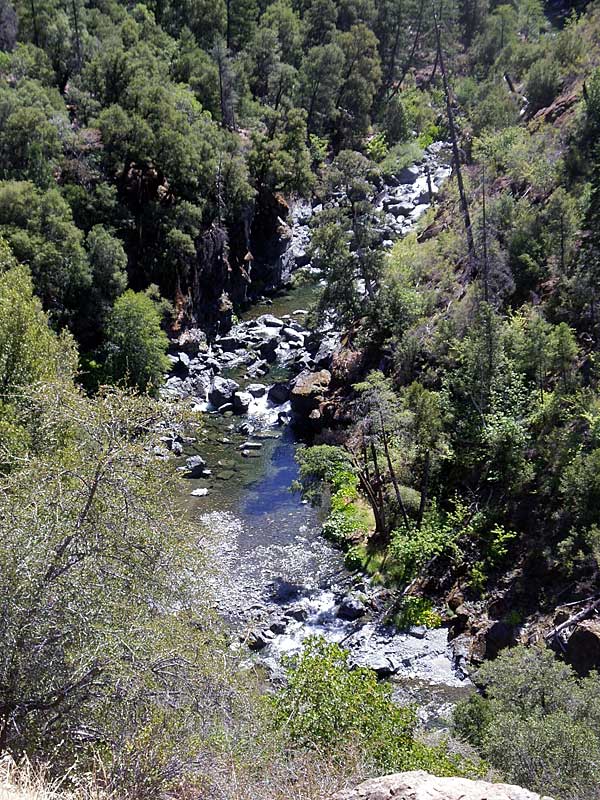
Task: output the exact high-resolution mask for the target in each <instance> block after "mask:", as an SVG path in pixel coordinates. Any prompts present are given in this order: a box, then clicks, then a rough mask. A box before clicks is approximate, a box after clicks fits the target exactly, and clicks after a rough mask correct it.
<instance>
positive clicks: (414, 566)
mask: <svg viewBox="0 0 600 800" xmlns="http://www.w3.org/2000/svg"><path fill="white" fill-rule="evenodd" d="M466 518H467V511H466V508H465V507H464V506H463V505H462V504H461V503H459V502H457V503H456V505H455V508H454V511H452V512H451V513H450V514H446V515H444V514H441V513H440V512H439V511H438V510H437V509H436V508H435V507H434V508H432V509H430V510H429V511H428V512H427V513H426V514H425V516H424V518H423V523H422V525H421V527H420V528H416V527H412V528H411V529H410V530H406V529H405V528H400V529H398V530H396V531H394V532H393V533H392V539H391V542H390V547H389V554H390V556H391V558H392V559H393V560H394V561H395V562H397V563H398V564H399V565H400V571H399V575H398V577H401V579H402V580H403V581H404V582H406V583H407V582H408V581H410V580H411V579H412V578H414V577H415V575H417V573H418V572H419V570H420V569H422V568H423V567H424V566H425V564H427V562H428V561H429V560H430V559H431V558H433V557H434V556H439V555H442V554H443V553H450V552H454V553H455V554H458V549H457V539H458V537H459V535H461V534H462V533H464V528H463V522H464V521H465V520H466Z"/></svg>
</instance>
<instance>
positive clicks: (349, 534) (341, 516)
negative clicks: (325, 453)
mask: <svg viewBox="0 0 600 800" xmlns="http://www.w3.org/2000/svg"><path fill="white" fill-rule="evenodd" d="M357 487H358V479H357V478H356V476H355V475H354V473H352V472H351V471H350V470H348V469H346V470H340V471H337V472H335V473H334V474H333V476H332V478H331V483H330V490H331V492H332V495H331V501H330V509H329V514H328V516H327V519H326V520H325V521H324V523H323V535H324V536H325V537H327V538H328V539H331V540H332V541H334V542H336V544H338V545H341V546H342V547H348V545H349V543H351V542H352V541H355V540H356V539H361V538H363V537H364V536H365V535H366V534H368V532H369V529H370V527H371V525H372V519H371V517H370V515H369V514H368V512H367V511H366V509H365V508H364V507H363V506H362V505H361V502H360V495H359V492H358V488H357Z"/></svg>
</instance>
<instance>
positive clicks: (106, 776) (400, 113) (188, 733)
mask: <svg viewBox="0 0 600 800" xmlns="http://www.w3.org/2000/svg"><path fill="white" fill-rule="evenodd" d="M444 154H447V159H448V162H449V165H448V168H447V169H445V168H444V167H441V171H439V172H438V173H436V172H435V168H436V166H439V164H440V163H441V161H439V162H438V161H437V160H436V159H442V158H444V157H445V155H444ZM421 179H422V180H423V181H424V183H423V186H422V187H421V188H420V189H419V190H418V191H417V190H415V192H416V194H415V197H414V198H413V201H414V202H413V205H412V206H406V205H403V202H402V199H401V197H402V196H403V195H402V192H403V191H405V187H406V186H409V185H419V186H421V184H420V183H419V181H420V180H421ZM403 187H404V188H403ZM417 195H418V196H417ZM299 220H300V222H299ZM299 227H300V228H302V231H303V233H302V236H303V237H304V238H303V239H302V241H301V243H300V245H301V246H300V245H299V244H298V240H297V238H294V237H296V236H297V231H298V228H299ZM287 285H295V286H302V285H303V286H309V287H310V288H311V290H314V291H313V295H314V305H313V307H312V308H310V309H307V311H308V314H306V315H305V316H306V327H303V325H300V324H299V323H298V322H297V320H296V321H294V320H292V317H288V318H286V321H285V323H284V321H278V320H277V318H275V317H272V318H271V319H270V320H269V319H266V321H265V316H264V315H263V317H261V318H259V321H258V322H251V323H247V326H248V327H246V328H240V326H239V325H238V324H237V323H238V322H239V319H240V317H241V316H242V315H243V313H244V312H245V311H247V310H248V309H249V308H250V307H251V306H252V305H253V304H254V303H256V302H257V301H258V300H263V301H264V300H265V296H267V298H268V297H277V295H278V293H280V291H281V290H282V289H283V288H284V287H285V286H287ZM268 302H270V301H269V300H268ZM599 302H600V5H599V4H598V2H590V3H587V4H586V3H584V2H579V3H568V2H565V3H560V2H547V3H542V2H541V1H540V0H512V2H507V3H499V2H493V0H274V1H272V2H270V1H269V0H156V2H148V3H146V4H142V3H138V4H134V3H124V2H120V1H119V0H26V1H25V0H23V2H21V0H0V754H1V755H2V757H3V758H8V757H10V758H14V759H16V760H19V759H21V758H23V757H27V758H28V759H30V760H31V762H32V763H33V764H34V768H37V766H38V765H45V769H46V770H47V771H48V773H49V774H50V775H51V776H63V777H62V779H63V780H64V781H65V786H66V788H67V789H73V790H74V791H76V792H83V793H84V794H85V793H86V792H89V791H93V792H97V793H99V796H102V797H106V798H110V797H113V796H114V797H123V798H129V797H131V798H138V797H139V798H142V797H143V798H145V800H152V798H159V797H165V796H170V797H182V798H183V797H198V798H223V800H245V799H246V798H248V799H249V798H257V797H260V798H265V800H279V798H284V797H285V798H288V797H294V798H297V799H298V800H318V798H322V797H325V796H327V795H328V794H331V793H333V792H334V791H336V790H338V789H340V788H344V787H347V786H349V785H352V783H353V782H354V783H356V782H358V779H359V778H364V777H368V776H370V775H374V774H381V773H383V772H386V771H397V770H410V769H425V770H429V771H431V772H433V773H435V774H437V775H441V776H450V775H461V776H487V777H491V778H502V779H505V780H510V781H514V782H518V783H520V784H521V785H523V786H525V787H527V788H530V789H532V790H533V791H537V792H539V793H541V794H546V795H552V796H553V797H555V798H556V800H595V798H597V797H598V792H599V791H600V789H599V787H600V709H599V707H598V698H597V696H598V691H597V689H598V673H597V671H596V670H598V669H600V621H599V620H598V616H597V614H598V611H599V610H600V589H599V586H598V581H599V577H600V399H599V392H598V390H599V383H600V373H599V368H598V348H599V339H600V311H599V308H598V304H599ZM299 313H300V314H301V315H304V312H303V311H300V312H299ZM302 318H303V319H304V316H303V317H302ZM261 319H262V323H261V322H260V320H261ZM273 320H275V321H274V322H273ZM244 324H246V323H244ZM253 324H254V328H252V327H251V326H252V325H253ZM261 325H262V328H261V327H260V326H261ZM273 325H275V329H276V330H277V333H274V332H273V330H274V329H273V328H272V327H270V326H273ZM261 330H262V334H260V331H261ZM257 331H258V332H257ZM260 335H263V337H266V339H264V338H263V340H260ZM227 336H229V338H227ZM253 336H254V337H255V338H254V339H253V338H252V337H253ZM186 337H187V338H186ZM240 337H241V338H240ZM244 337H246V338H244ZM257 337H258V338H257ZM190 341H191V342H195V345H194V348H195V349H194V348H192V350H191V351H189V352H191V353H192V355H191V357H190V354H189V352H188V350H186V347H188V345H189V342H190ZM325 345H326V346H325ZM294 348H296V350H294ZM311 348H312V349H311ZM244 349H245V350H246V351H252V353H254V351H256V353H254V355H253V356H252V357H253V359H254V360H253V361H251V362H249V361H246V362H244V357H245V356H244V352H243V351H244ZM288 351H290V352H291V353H292V355H294V352H295V356H294V359H292V358H291V357H290V358H289V359H288V361H287V362H286V365H287V367H286V368H289V369H288V372H287V373H286V376H285V379H283V380H279V379H277V382H276V383H275V384H274V385H273V387H271V388H270V389H269V390H268V398H269V401H272V402H273V405H277V406H283V403H284V402H287V401H288V398H290V397H291V400H290V408H289V409H288V408H287V406H286V410H284V411H283V412H282V413H281V414H280V415H279V417H278V423H279V424H280V425H282V426H283V425H285V424H287V422H288V419H289V417H290V414H291V418H292V420H293V422H294V423H295V425H296V428H297V429H298V430H299V431H300V434H299V435H301V436H302V437H303V446H302V447H300V448H299V449H298V455H297V460H298V479H297V481H296V483H295V487H294V488H295V489H296V491H297V492H299V493H301V495H302V498H303V499H304V501H305V502H306V503H307V504H310V505H311V506H314V507H316V508H318V509H319V514H320V519H321V521H322V523H323V534H324V536H326V537H327V538H328V539H330V540H332V541H333V542H334V543H335V545H336V547H339V548H340V549H341V550H342V551H343V553H344V559H345V563H346V565H347V567H348V569H349V570H351V571H353V572H356V573H359V574H361V575H365V576H368V585H369V586H370V587H372V586H377V587H379V588H380V589H381V597H384V598H385V603H384V606H385V607H384V608H379V609H378V611H379V612H381V614H382V615H383V616H384V618H385V622H386V623H391V624H394V625H395V626H397V628H398V629H400V630H406V629H411V627H412V628H414V627H415V626H417V630H418V631H421V629H425V628H431V629H433V628H437V627H440V626H444V628H446V629H447V631H448V635H449V638H450V640H451V642H452V644H453V648H454V650H453V652H454V657H455V659H456V663H457V664H458V665H459V666H460V668H461V669H462V670H463V671H464V672H465V673H467V672H468V673H469V674H470V675H471V676H472V677H473V679H474V682H475V684H476V687H477V691H475V692H474V693H473V695H472V696H471V698H470V699H468V700H466V701H463V702H462V703H460V704H459V705H458V706H457V708H456V709H455V712H454V722H453V727H452V731H451V733H450V734H449V735H450V736H451V741H447V740H446V739H444V740H440V739H439V737H438V738H436V737H433V738H432V737H431V736H429V735H428V734H426V733H424V732H423V730H422V727H421V726H420V724H419V716H418V713H417V710H415V709H414V708H412V707H409V706H404V705H398V704H397V703H396V702H395V701H394V698H393V696H392V688H391V686H390V684H389V683H387V682H385V681H381V680H378V677H379V678H380V677H381V674H376V673H375V672H374V671H373V670H371V669H367V668H365V667H362V666H359V667H357V666H356V664H354V663H353V661H352V659H351V658H350V656H349V654H348V652H347V651H346V650H344V648H343V647H340V646H339V644H338V643H335V642H334V643H331V642H326V641H324V640H321V639H309V640H307V642H306V646H305V647H304V649H303V650H302V651H301V652H300V653H298V654H296V655H295V656H294V657H293V658H292V659H290V660H289V661H288V662H285V660H284V668H285V670H286V678H285V680H284V681H282V682H281V683H279V684H275V685H273V684H272V683H271V682H269V681H268V680H267V678H266V677H265V674H264V671H261V669H260V668H259V669H257V668H255V667H253V668H252V669H248V668H247V664H246V662H245V661H244V657H243V655H241V654H240V651H239V648H236V647H232V643H231V635H230V632H229V631H228V629H227V626H226V625H224V624H223V621H222V619H221V618H220V617H219V614H218V613H215V608H214V603H213V602H212V600H211V591H212V586H213V584H212V583H211V576H213V577H214V573H215V572H216V573H218V570H219V566H220V565H219V564H218V563H213V561H214V560H215V559H214V557H211V555H210V554H211V553H212V552H213V551H212V550H211V548H210V547H208V546H206V547H205V539H206V541H208V539H209V533H208V532H206V531H203V530H200V528H199V526H198V525H197V524H194V520H191V519H188V517H186V516H185V515H182V513H181V509H180V508H179V506H178V504H177V503H176V502H175V501H172V498H174V497H178V496H180V495H181V494H182V491H181V488H178V487H180V484H181V472H180V471H179V470H178V469H177V467H179V468H180V469H181V470H185V467H182V465H181V463H179V462H176V461H175V459H174V458H173V457H172V456H173V455H175V456H177V457H180V456H182V455H183V453H184V448H185V447H186V446H187V445H188V444H190V442H194V441H195V440H196V439H197V440H198V441H200V442H203V441H204V444H205V450H203V451H202V455H203V456H204V457H207V456H208V455H210V453H209V452H208V448H209V444H210V440H209V438H208V436H207V437H206V438H205V440H203V436H204V433H203V425H204V422H203V417H202V413H203V411H204V410H206V408H208V409H209V410H210V411H211V413H213V415H214V416H218V418H219V419H221V420H222V421H224V424H227V423H229V421H230V420H231V419H232V418H233V416H234V412H235V415H240V414H245V413H247V411H248V408H249V406H250V405H251V403H252V399H253V397H255V396H256V397H260V396H261V393H263V394H265V395H266V394H267V389H266V387H265V386H264V385H262V384H252V386H254V389H253V391H254V392H256V393H257V394H256V395H251V394H249V393H248V392H244V391H238V390H239V389H240V387H239V385H238V384H237V383H235V384H234V385H235V389H233V388H231V384H232V381H231V380H230V379H226V378H222V377H219V375H220V373H221V372H222V371H225V372H226V371H227V370H226V364H227V361H228V360H229V361H230V362H233V361H234V360H235V358H236V357H237V358H238V360H239V362H240V364H246V363H250V364H251V365H254V367H255V373H254V379H256V376H257V375H258V376H259V377H261V378H262V377H264V376H265V375H267V374H268V372H269V370H270V369H271V367H272V365H273V364H274V363H275V362H276V361H277V358H278V357H279V356H280V355H281V353H282V352H284V353H285V352H288ZM259 352H260V359H259V356H258V354H257V353H259ZM236 353H237V356H236ZM240 353H241V355H240ZM278 354H279V355H278ZM286 357H287V356H286ZM194 359H196V362H197V363H196V365H195V366H194V364H193V363H192V365H191V366H190V361H191V362H194ZM198 359H200V361H201V363H200V361H198ZM202 359H203V360H202ZM219 359H220V360H219ZM290 364H291V367H290V366H289V365H290ZM256 365H258V366H256ZM238 366H239V365H238ZM194 369H196V372H194ZM201 369H202V370H204V372H203V376H204V377H203V378H202V380H204V378H206V375H208V378H207V380H208V384H207V385H206V386H205V385H204V384H203V383H202V380H201V379H200V378H199V377H198V375H199V373H200V371H201ZM248 373H250V374H252V373H251V370H250V369H249V370H248ZM169 375H170V376H171V377H169V378H168V376H169ZM194 376H196V377H195V378H194ZM246 377H248V376H246ZM167 378H168V381H167ZM217 379H218V380H219V381H221V384H219V385H220V387H221V388H220V389H219V390H218V391H217V389H216V388H215V380H217ZM173 380H174V381H175V383H176V384H177V386H178V387H179V388H178V391H179V395H178V397H179V398H180V400H181V401H180V402H173V395H172V393H171V395H169V393H168V392H165V385H166V386H167V387H169V385H171V386H172V385H174V384H172V381H173ZM194 380H196V383H195V384H194ZM211 381H212V383H211ZM228 384H229V392H230V393H229V395H228V396H225V395H224V394H223V392H224V391H225V390H226V389H227V385H228ZM200 385H202V387H204V388H203V389H202V392H203V394H202V392H201V391H200V389H199V388H198V387H199V386H200ZM190 386H192V387H193V388H192V389H189V390H188V389H186V388H185V387H188V388H189V387H190ZM181 387H184V388H183V389H181ZM207 387H208V388H207ZM272 389H274V390H275V393H274V394H272V391H271V390H272ZM201 394H202V396H200V395H201ZM243 395H245V397H243ZM211 396H212V398H213V400H214V398H215V397H217V396H218V397H219V398H220V399H219V401H218V402H217V401H216V400H214V402H213V400H211ZM276 396H278V397H279V399H278V400H277V402H276V403H275V402H274V401H273V398H274V397H276ZM205 401H206V403H208V402H209V401H210V403H211V405H207V406H206V408H204V407H203V411H202V413H199V411H198V409H199V408H200V406H201V405H202V402H205ZM244 404H245V405H244ZM288 412H289V413H288ZM219 414H220V416H219ZM243 424H246V426H248V425H249V424H250V423H248V422H246V423H243ZM234 428H235V424H234V422H231V428H230V429H231V430H232V431H233V430H234ZM228 430H229V429H223V430H222V431H221V433H220V434H219V435H220V436H221V439H220V440H219V441H220V444H222V443H223V441H225V442H227V441H228V439H227V438H225V439H223V438H222V437H223V436H224V435H225V433H227V434H228ZM238 431H239V428H238V430H237V431H236V433H237V432H238ZM242 431H243V435H244V439H242V440H241V441H242V442H244V440H245V439H246V438H247V437H248V436H250V434H251V433H252V432H253V429H252V426H251V425H250V427H246V429H245V430H244V429H243V428H242ZM246 431H248V432H247V433H246ZM190 432H191V433H192V434H193V436H191V437H190V436H189V435H188V434H189V433H190ZM228 435H229V434H228ZM231 435H232V436H233V434H231ZM240 435H241V434H240ZM166 442H167V443H168V445H169V447H170V448H171V450H170V452H168V451H167V452H166V451H165V443H166ZM261 446H262V444H260V443H258V444H257V443H256V442H254V443H253V442H252V441H250V444H249V445H248V442H246V444H242V445H241V448H240V449H242V450H243V448H244V447H246V450H244V451H243V456H244V458H246V457H247V458H250V457H251V456H252V449H253V447H256V448H257V449H258V448H260V447H261ZM185 455H187V450H186V451H185ZM241 457H242V456H240V458H241ZM195 458H196V459H198V458H199V457H198V456H197V455H196V456H195ZM219 464H221V466H223V464H224V465H225V467H226V469H225V470H224V472H225V473H228V472H231V470H229V469H228V466H227V464H228V462H227V460H226V459H225V460H224V461H223V460H222V459H221V460H220V461H219ZM229 466H231V465H230V464H229ZM205 468H206V463H205V461H204V459H203V458H200V460H199V461H198V460H197V461H196V462H194V465H193V469H198V470H199V472H200V473H201V474H206V475H207V476H210V473H211V470H210V469H208V470H206V469H205ZM188 469H192V468H191V467H190V464H189V459H188ZM287 490H288V487H287V486H286V487H285V491H286V492H287ZM198 491H199V492H200V494H198V495H197V496H198V497H201V496H204V495H203V494H202V492H204V494H206V492H207V491H208V490H206V491H205V490H204V489H200V490H198ZM361 580H362V579H361ZM354 600H356V598H353V601H354ZM363 601H364V598H363V599H362V600H360V599H359V601H357V602H358V607H360V604H361V603H362V604H363V605H364V602H363ZM354 608H355V609H356V606H355V607H354ZM218 610H219V609H216V611H217V612H218ZM350 610H352V609H350ZM348 613H349V612H348ZM357 613H363V612H362V611H360V612H357ZM274 635H276V634H275V633H273V632H271V633H270V634H269V636H270V637H272V636H274ZM419 635H421V633H419ZM270 640H271V639H269V641H270ZM256 642H257V640H256V639H254V645H256ZM263 644H264V642H263ZM256 649H258V648H256ZM481 665H483V666H481ZM4 763H8V762H4ZM65 776H66V777H65Z"/></svg>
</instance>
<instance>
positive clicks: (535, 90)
mask: <svg viewBox="0 0 600 800" xmlns="http://www.w3.org/2000/svg"><path fill="white" fill-rule="evenodd" d="M559 88H560V74H559V71H558V65H557V64H556V62H555V61H551V60H550V59H548V58H544V59H542V60H541V61H536V62H535V63H534V64H533V66H532V67H531V69H530V70H529V73H528V75H527V84H526V86H525V95H526V96H527V99H528V100H529V108H530V110H531V111H532V112H535V111H538V110H539V109H540V108H545V107H546V106H549V105H550V104H551V103H552V101H553V100H554V98H555V97H556V95H557V94H558V90H559Z"/></svg>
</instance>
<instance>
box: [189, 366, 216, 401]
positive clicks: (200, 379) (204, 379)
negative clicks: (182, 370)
mask: <svg viewBox="0 0 600 800" xmlns="http://www.w3.org/2000/svg"><path fill="white" fill-rule="evenodd" d="M191 383H192V391H193V394H194V395H195V396H196V397H201V398H202V399H203V400H206V398H207V397H208V393H209V391H210V387H211V386H212V375H211V373H210V372H198V373H196V374H193V375H192V376H191Z"/></svg>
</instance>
